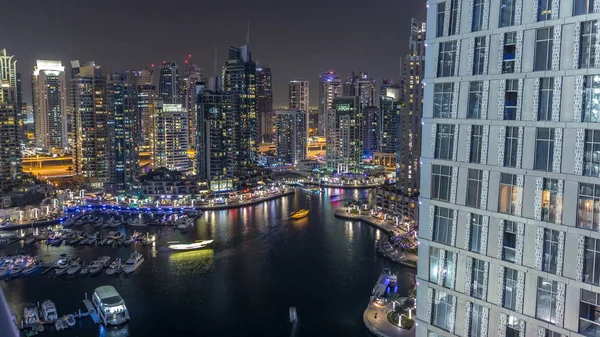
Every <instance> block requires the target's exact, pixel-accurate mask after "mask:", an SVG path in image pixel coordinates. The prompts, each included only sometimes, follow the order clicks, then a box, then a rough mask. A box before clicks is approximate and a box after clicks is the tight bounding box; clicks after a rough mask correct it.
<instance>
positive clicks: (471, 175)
mask: <svg viewBox="0 0 600 337" xmlns="http://www.w3.org/2000/svg"><path fill="white" fill-rule="evenodd" d="M482 180H483V171H481V170H473V169H469V172H468V174H467V199H466V203H465V204H466V205H467V206H470V207H476V208H479V205H480V203H481V185H482Z"/></svg>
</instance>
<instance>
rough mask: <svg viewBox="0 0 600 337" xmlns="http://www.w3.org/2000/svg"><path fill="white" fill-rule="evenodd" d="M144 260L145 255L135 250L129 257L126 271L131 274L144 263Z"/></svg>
mask: <svg viewBox="0 0 600 337" xmlns="http://www.w3.org/2000/svg"><path fill="white" fill-rule="evenodd" d="M143 262H144V256H142V254H140V253H138V252H137V251H134V252H133V253H131V256H130V257H129V259H127V262H125V269H124V271H125V273H126V274H129V273H132V272H134V271H135V270H136V269H138V267H139V266H141V265H142V263H143Z"/></svg>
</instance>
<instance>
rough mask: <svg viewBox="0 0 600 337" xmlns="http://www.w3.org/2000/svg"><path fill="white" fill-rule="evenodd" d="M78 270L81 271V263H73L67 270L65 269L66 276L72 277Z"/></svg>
mask: <svg viewBox="0 0 600 337" xmlns="http://www.w3.org/2000/svg"><path fill="white" fill-rule="evenodd" d="M80 270H81V263H79V262H77V261H75V262H73V263H71V265H70V266H69V269H67V274H69V275H73V274H75V273H77V272H78V271H80Z"/></svg>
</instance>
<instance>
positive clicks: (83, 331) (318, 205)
mask: <svg viewBox="0 0 600 337" xmlns="http://www.w3.org/2000/svg"><path fill="white" fill-rule="evenodd" d="M333 194H339V195H340V197H339V198H335V199H331V200H350V199H355V200H358V199H363V200H369V199H370V198H372V197H373V195H372V190H344V191H342V190H337V189H327V190H326V191H325V193H320V194H313V193H307V192H306V191H304V190H301V189H297V191H296V194H295V195H290V196H285V197H283V198H280V199H276V200H271V201H268V202H264V203H261V204H257V205H253V206H248V207H244V208H239V209H229V210H221V211H207V212H205V213H204V214H203V215H202V216H201V217H199V218H198V219H197V220H196V223H195V226H194V227H192V228H189V229H188V230H186V231H185V232H181V231H177V230H175V229H173V228H164V227H148V228H145V229H142V230H143V231H149V232H150V233H152V234H157V236H158V235H159V231H160V237H159V238H158V239H157V240H156V242H155V244H153V245H148V246H143V245H141V243H136V244H134V245H131V246H128V247H119V248H113V247H106V246H102V247H92V246H74V247H73V246H64V245H63V246H60V247H58V248H57V247H52V246H47V245H46V244H42V243H37V244H34V245H30V246H24V245H23V244H22V242H19V243H15V244H12V245H6V244H0V255H9V254H29V255H33V256H39V257H40V258H41V259H42V260H44V261H45V262H49V263H53V262H55V261H56V260H57V259H58V257H59V255H60V254H69V255H70V256H73V257H79V258H81V259H83V260H85V261H91V260H94V259H97V258H98V257H100V256H104V255H106V256H110V257H111V258H112V259H114V258H117V257H120V258H121V259H122V260H126V259H127V257H128V256H129V255H130V254H131V252H132V251H133V250H134V249H135V250H137V251H139V252H140V253H142V254H143V255H144V258H145V261H144V263H143V264H142V265H141V266H140V267H139V269H137V270H136V271H135V272H133V273H131V274H124V273H123V274H119V275H107V274H106V273H100V274H98V275H95V276H90V275H83V276H80V275H78V274H77V275H61V276H57V275H54V274H53V273H52V272H50V273H48V274H46V275H42V274H41V273H38V274H36V275H31V276H28V277H24V278H17V279H13V280H10V281H7V282H1V284H0V287H2V289H3V291H4V293H5V295H6V297H7V300H8V303H9V305H10V307H11V309H13V310H14V311H15V313H17V319H18V320H19V321H20V319H21V316H22V314H23V307H24V306H25V304H26V303H36V302H42V301H43V300H45V299H51V300H53V301H54V302H55V303H56V306H57V309H58V312H59V314H60V315H64V314H68V313H74V312H76V311H78V310H79V309H82V310H83V309H85V307H84V306H83V303H82V300H83V299H84V296H85V294H86V293H87V294H88V296H90V295H91V294H92V292H93V291H94V289H95V288H96V287H99V286H102V285H112V286H114V287H115V288H116V289H117V290H118V292H119V293H120V295H121V296H122V297H123V299H124V300H125V302H126V303H127V308H128V310H129V313H130V316H131V322H130V323H129V324H127V325H125V326H123V327H122V328H120V329H113V328H106V329H105V328H104V327H102V326H101V325H96V324H94V323H93V322H92V320H91V319H90V318H87V317H84V318H82V319H80V320H78V321H77V323H76V325H75V326H74V327H73V328H70V329H67V330H63V331H60V332H57V331H54V329H53V328H48V329H46V331H44V332H42V333H40V336H65V337H69V336H102V337H103V336H115V337H116V336H132V337H135V336H171V335H176V334H186V335H203V336H239V335H240V334H243V335H245V336H289V335H290V332H291V324H290V322H289V313H288V312H289V311H288V310H289V307H291V306H295V307H296V308H297V313H298V318H299V323H298V329H297V334H295V335H296V336H321V335H334V336H341V335H343V336H367V335H368V332H367V331H366V329H365V328H364V325H363V320H362V315H363V312H364V308H365V306H366V304H367V303H368V301H369V296H370V294H371V290H372V288H373V284H374V282H375V281H376V280H377V277H378V276H379V274H380V273H381V270H382V268H384V267H388V268H391V270H392V271H393V272H395V273H396V274H397V275H398V281H399V293H401V294H406V293H407V292H408V288H409V282H412V280H413V279H414V271H413V270H411V269H407V268H403V267H400V266H398V265H394V264H392V263H390V262H388V261H387V260H386V259H385V258H383V257H382V256H380V255H378V254H377V253H376V252H375V240H376V239H378V238H380V237H383V233H381V232H380V231H379V230H377V229H374V228H373V227H371V226H369V225H368V224H366V223H359V222H357V221H346V220H342V219H337V218H335V216H334V209H335V208H336V207H339V206H342V203H343V201H337V202H331V200H330V197H329V196H330V195H333ZM302 208H304V209H310V214H309V215H308V217H306V218H302V219H298V220H292V219H290V218H289V214H290V213H291V212H293V211H296V210H299V209H302ZM82 229H83V230H86V231H87V232H93V231H95V230H96V229H94V228H92V226H91V225H84V226H83V227H82ZM110 230H114V229H110ZM119 230H120V231H122V232H123V234H124V235H131V234H132V233H133V230H134V229H132V228H126V227H122V228H120V229H119ZM137 230H138V231H140V230H141V229H137ZM102 231H103V232H108V231H109V229H103V230H102ZM194 240H214V242H213V243H212V244H211V245H210V246H208V248H206V249H202V250H196V251H188V252H172V251H170V250H169V249H168V248H167V242H169V241H181V242H193V241H194Z"/></svg>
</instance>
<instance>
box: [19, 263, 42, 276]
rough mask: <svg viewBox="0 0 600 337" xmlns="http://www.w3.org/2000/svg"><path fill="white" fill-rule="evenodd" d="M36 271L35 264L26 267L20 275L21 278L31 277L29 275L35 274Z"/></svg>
mask: <svg viewBox="0 0 600 337" xmlns="http://www.w3.org/2000/svg"><path fill="white" fill-rule="evenodd" d="M37 269H38V266H37V264H35V263H34V264H31V265H29V266H27V267H26V268H25V269H23V271H22V272H21V275H22V276H28V275H31V274H33V273H35V272H36V271H37Z"/></svg>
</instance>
